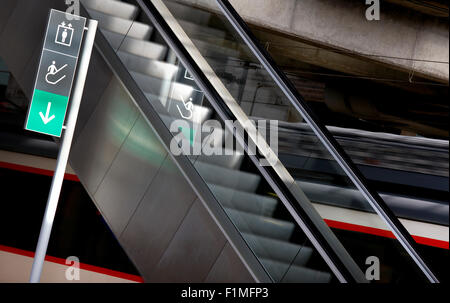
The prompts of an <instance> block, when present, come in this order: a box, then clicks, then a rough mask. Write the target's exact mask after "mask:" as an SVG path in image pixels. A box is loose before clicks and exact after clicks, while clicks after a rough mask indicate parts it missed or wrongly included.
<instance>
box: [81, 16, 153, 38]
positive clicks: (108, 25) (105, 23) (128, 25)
mask: <svg viewBox="0 0 450 303" xmlns="http://www.w3.org/2000/svg"><path fill="white" fill-rule="evenodd" d="M87 11H88V13H89V15H90V16H91V18H92V19H95V20H98V24H99V27H100V28H102V29H106V30H108V31H111V32H115V33H118V34H121V35H127V37H132V38H136V39H142V40H148V39H149V38H150V36H151V35H152V31H153V27H151V26H150V25H147V24H145V23H141V22H135V21H131V20H128V19H123V18H119V17H114V16H110V15H107V14H104V13H101V12H99V11H96V10H92V9H88V10H87Z"/></svg>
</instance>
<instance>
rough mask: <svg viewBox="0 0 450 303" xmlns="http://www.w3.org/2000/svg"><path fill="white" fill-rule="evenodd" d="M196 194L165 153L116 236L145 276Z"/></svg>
mask: <svg viewBox="0 0 450 303" xmlns="http://www.w3.org/2000/svg"><path fill="white" fill-rule="evenodd" d="M196 198H197V196H196V195H195V193H194V191H193V190H192V188H191V186H190V185H189V184H188V183H187V182H186V180H185V179H184V177H183V176H182V174H181V173H180V171H179V169H178V167H177V166H176V164H175V163H174V162H173V160H172V158H171V157H167V158H166V159H165V161H164V163H163V164H162V166H161V168H160V170H159V171H158V174H157V175H156V176H155V178H154V179H153V182H152V183H151V184H150V186H149V187H148V189H147V192H146V194H145V196H144V198H143V199H142V201H141V203H140V204H139V206H138V208H137V209H136V212H135V213H134V215H133V217H132V218H131V220H130V222H129V223H128V225H127V227H126V229H125V230H124V232H123V233H122V235H121V237H120V238H119V240H120V242H121V243H122V245H123V247H125V249H126V250H127V252H128V254H129V256H130V257H131V258H132V259H133V261H134V263H135V264H136V266H137V267H138V268H139V269H140V270H141V273H142V275H143V278H144V280H146V281H147V280H150V279H151V275H150V274H151V273H152V271H153V270H154V269H155V266H156V264H157V263H158V261H159V260H160V259H161V257H162V255H163V254H164V252H165V250H166V249H167V247H168V246H169V244H170V241H171V239H172V238H173V236H174V235H175V233H176V232H177V230H178V228H179V227H180V225H181V223H182V221H183V219H184V218H185V216H186V214H187V213H188V211H189V208H190V207H191V206H192V204H193V203H194V201H195V199H196Z"/></svg>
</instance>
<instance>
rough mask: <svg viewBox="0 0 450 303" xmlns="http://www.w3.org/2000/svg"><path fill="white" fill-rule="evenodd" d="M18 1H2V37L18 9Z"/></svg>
mask: <svg viewBox="0 0 450 303" xmlns="http://www.w3.org/2000/svg"><path fill="white" fill-rule="evenodd" d="M16 5H17V0H2V9H0V36H1V34H2V32H3V28H4V26H5V25H6V24H7V23H8V21H9V19H10V16H11V15H12V13H13V11H14V9H15V8H16Z"/></svg>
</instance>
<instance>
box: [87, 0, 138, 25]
mask: <svg viewBox="0 0 450 303" xmlns="http://www.w3.org/2000/svg"><path fill="white" fill-rule="evenodd" d="M81 4H83V5H84V6H85V7H86V8H88V9H91V10H96V11H99V12H101V13H104V14H107V15H112V16H115V17H119V18H123V19H128V20H134V18H136V15H137V14H138V12H139V9H138V7H137V6H136V5H132V4H129V3H126V2H120V1H116V0H81Z"/></svg>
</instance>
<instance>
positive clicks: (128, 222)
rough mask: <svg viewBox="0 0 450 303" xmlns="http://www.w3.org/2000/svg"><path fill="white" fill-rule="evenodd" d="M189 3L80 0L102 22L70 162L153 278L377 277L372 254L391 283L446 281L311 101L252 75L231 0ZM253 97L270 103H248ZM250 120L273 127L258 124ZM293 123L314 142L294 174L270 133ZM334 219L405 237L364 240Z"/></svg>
mask: <svg viewBox="0 0 450 303" xmlns="http://www.w3.org/2000/svg"><path fill="white" fill-rule="evenodd" d="M50 2H52V1H50ZM182 2H183V1H181V2H179V1H160V0H152V1H140V0H138V1H127V2H125V1H118V0H82V1H81V3H82V15H86V16H89V17H91V18H93V19H96V20H99V27H100V31H99V33H98V37H97V42H96V50H95V52H94V54H93V60H92V63H91V67H90V71H89V76H88V82H87V86H86V90H85V95H84V97H83V103H82V107H81V111H80V117H79V120H78V125H77V129H76V133H75V137H74V143H73V147H72V151H71V158H70V164H71V166H72V168H73V169H74V170H75V171H76V173H77V175H78V177H79V179H80V180H81V182H82V184H83V185H84V187H85V188H86V190H87V192H88V193H89V195H90V196H91V198H92V200H93V201H94V202H95V204H96V206H97V208H98V209H99V210H100V212H101V213H102V215H103V217H104V218H105V220H106V221H107V222H108V225H109V226H110V228H111V230H112V231H113V232H114V234H115V235H116V237H117V238H118V240H119V242H120V243H121V245H122V246H123V247H124V249H125V251H126V252H127V254H128V255H129V257H130V259H131V260H132V261H133V262H134V264H135V265H136V268H137V269H138V270H139V271H140V272H141V274H142V276H143V277H144V279H145V280H146V281H149V282H153V281H191V282H192V281H198V282H202V281H208V282H214V281H220V282H225V281H243V282H249V281H257V282H270V281H273V282H314V283H328V282H338V281H339V282H367V276H366V275H365V271H366V268H367V267H368V265H367V263H366V260H367V258H368V257H372V256H376V257H378V258H379V259H381V260H382V261H381V263H382V270H381V274H380V277H381V280H380V281H381V282H406V281H408V282H410V281H425V280H430V281H435V280H436V278H435V277H434V275H433V274H432V273H431V271H429V269H428V268H427V266H426V265H425V264H424V263H423V261H422V260H421V258H420V257H419V256H418V254H417V253H416V252H415V251H414V246H413V245H412V244H411V243H410V242H411V239H410V238H408V237H407V238H406V240H405V239H404V238H401V239H400V240H398V239H397V237H398V235H400V236H402V235H404V234H405V233H406V234H407V232H406V230H404V229H402V227H401V224H400V223H399V222H398V221H396V220H395V219H392V215H391V213H390V211H389V210H388V209H386V206H385V205H384V204H383V201H382V200H381V199H380V198H379V197H378V196H377V195H376V194H375V198H373V196H374V194H373V193H372V192H370V191H364V190H365V189H366V188H365V186H364V184H363V185H362V188H361V187H358V185H359V184H358V183H356V184H355V179H354V178H356V180H359V179H360V178H361V177H360V176H358V173H355V171H356V169H355V168H354V167H352V166H350V167H348V169H349V170H350V171H351V172H352V173H353V174H351V173H349V172H348V171H346V170H345V169H343V168H342V166H341V162H339V161H342V159H340V158H339V157H343V161H344V163H347V162H348V159H346V158H345V156H341V154H342V151H340V150H339V149H338V150H336V153H337V155H338V156H336V154H333V153H331V152H330V149H327V142H329V140H330V139H329V138H326V137H325V139H323V138H321V137H320V136H319V135H318V133H317V132H318V131H319V132H320V131H322V132H323V129H320V128H319V130H317V129H315V128H314V127H313V126H311V125H314V122H315V120H314V119H313V120H309V121H308V112H306V114H305V112H302V110H299V108H301V107H302V106H301V104H300V105H298V104H297V105H295V104H294V105H293V103H292V100H290V99H289V98H287V97H286V92H285V91H283V90H282V89H280V86H279V83H277V82H276V81H274V80H272V85H269V86H267V85H266V86H261V87H259V86H258V83H254V85H252V84H251V82H252V81H254V79H255V78H256V79H257V78H258V77H259V78H264V79H265V80H267V79H270V75H269V73H268V72H267V69H266V67H264V66H263V65H262V64H260V63H258V60H257V58H256V57H257V56H255V52H254V50H252V49H251V48H250V47H249V45H250V44H249V43H248V41H245V42H244V41H243V40H242V37H240V36H239V35H238V34H237V29H236V28H235V27H233V26H232V25H231V24H230V22H229V20H227V19H226V18H225V17H224V15H223V14H221V13H220V11H221V7H220V6H219V5H218V4H216V2H215V1H205V2H207V4H208V5H209V10H205V7H194V6H192V5H186V3H182ZM211 7H213V8H212V9H211ZM16 10H17V8H16ZM234 26H236V24H234ZM7 59H8V58H6V60H7ZM7 63H8V61H7ZM10 68H11V67H10ZM11 69H13V68H11ZM250 74H253V77H250V76H249V75H250ZM248 79H250V81H247V80H248ZM24 81H25V80H23V81H22V82H24ZM244 83H245V85H243V84H244ZM22 85H26V84H25V83H22ZM252 87H253V88H255V87H256V88H257V89H256V93H254V90H251V89H249V88H252ZM258 89H259V92H258ZM258 93H259V94H258ZM251 94H255V95H254V96H253V97H254V99H256V98H258V100H259V102H254V103H249V102H246V101H245V100H247V99H248V98H251V97H252V96H250V95H251ZM236 100H237V101H236ZM226 121H237V122H236V125H237V126H242V125H245V126H247V128H245V129H244V128H242V129H239V127H237V129H233V128H232V127H231V129H230V125H229V124H227V123H228V122H226ZM251 121H258V122H259V124H261V125H262V127H261V128H258V131H256V132H254V131H253V130H254V129H255V125H259V124H258V122H255V124H253V123H251ZM271 121H272V124H271ZM273 121H276V124H273ZM283 123H284V124H283ZM280 124H281V125H286V124H287V125H288V126H290V127H292V126H297V127H299V126H302V127H303V132H304V134H303V135H301V136H303V137H308V138H309V139H310V140H309V145H310V146H311V145H312V146H314V148H313V149H314V152H312V151H311V150H308V149H301V147H300V150H301V153H302V156H303V157H304V160H303V163H299V162H298V161H297V162H296V164H297V167H296V170H295V171H293V170H292V169H290V168H288V166H287V165H285V162H284V161H285V160H283V158H282V157H280V159H279V158H278V157H277V155H276V153H273V150H272V146H268V145H267V144H266V141H265V140H263V139H262V137H261V132H262V131H265V132H266V133H268V134H270V135H271V136H273V132H271V130H274V129H275V126H276V125H280ZM233 131H234V132H233ZM275 138H276V136H275ZM311 138H312V139H311ZM270 139H271V137H269V138H268V139H267V142H269V141H270V142H271V143H272V141H271V140H270ZM327 140H328V141H327ZM324 141H325V143H324ZM230 142H231V143H234V144H228V143H230ZM252 144H254V145H256V147H257V151H256V152H255V153H252V150H251V146H252ZM331 147H333V146H331ZM196 148H197V151H198V149H200V150H201V151H209V152H210V153H212V155H206V154H205V153H204V152H203V153H201V152H200V153H198V152H197V153H195V150H196ZM176 151H178V153H177V152H176ZM193 151H194V152H193ZM214 151H225V155H215V154H214ZM317 154H319V157H318V156H317ZM324 158H326V159H329V160H330V161H329V162H327V163H325V164H324V163H323V161H322V162H321V161H320V159H324ZM336 158H339V159H338V160H336ZM264 159H265V160H268V161H265V162H262V161H263V160H264ZM346 161H347V162H346ZM261 163H264V165H261ZM316 166H321V169H320V170H318V169H317V168H315V167H316ZM324 166H325V167H324ZM299 168H300V169H299ZM294 172H295V178H294V177H293V175H294ZM355 175H356V176H355ZM352 178H353V179H352ZM337 185H338V186H337ZM349 191H350V192H351V194H350V195H349ZM374 205H375V206H374ZM379 205H381V207H380V209H377V208H376V206H379ZM380 212H381V215H380ZM386 212H387V213H388V215H387V217H383V214H386ZM389 215H390V216H391V217H389ZM330 218H332V219H330ZM361 218H362V219H361ZM331 220H335V221H336V220H341V221H342V222H346V224H353V225H355V223H356V222H357V221H358V220H364V224H366V225H369V226H371V227H372V228H373V227H376V228H377V229H379V230H384V231H386V232H390V231H391V230H392V228H393V227H394V231H395V232H394V234H392V235H391V236H390V238H389V239H388V240H383V241H378V240H374V239H373V238H370V236H369V237H368V238H366V239H365V240H374V241H373V243H371V244H370V245H365V244H364V243H356V244H355V243H353V242H354V241H348V236H347V235H342V234H339V233H337V232H335V231H332V230H331V229H330V228H329V226H328V225H327V222H329V221H331ZM386 220H387V221H386ZM392 220H393V221H392ZM392 222H394V225H393V226H392V225H391V224H392ZM396 224H397V225H396ZM399 224H400V225H399ZM407 236H409V235H407ZM363 241H364V240H363ZM408 241H409V242H408ZM405 243H406V244H405ZM410 245H412V246H410ZM375 282H376V281H375Z"/></svg>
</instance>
